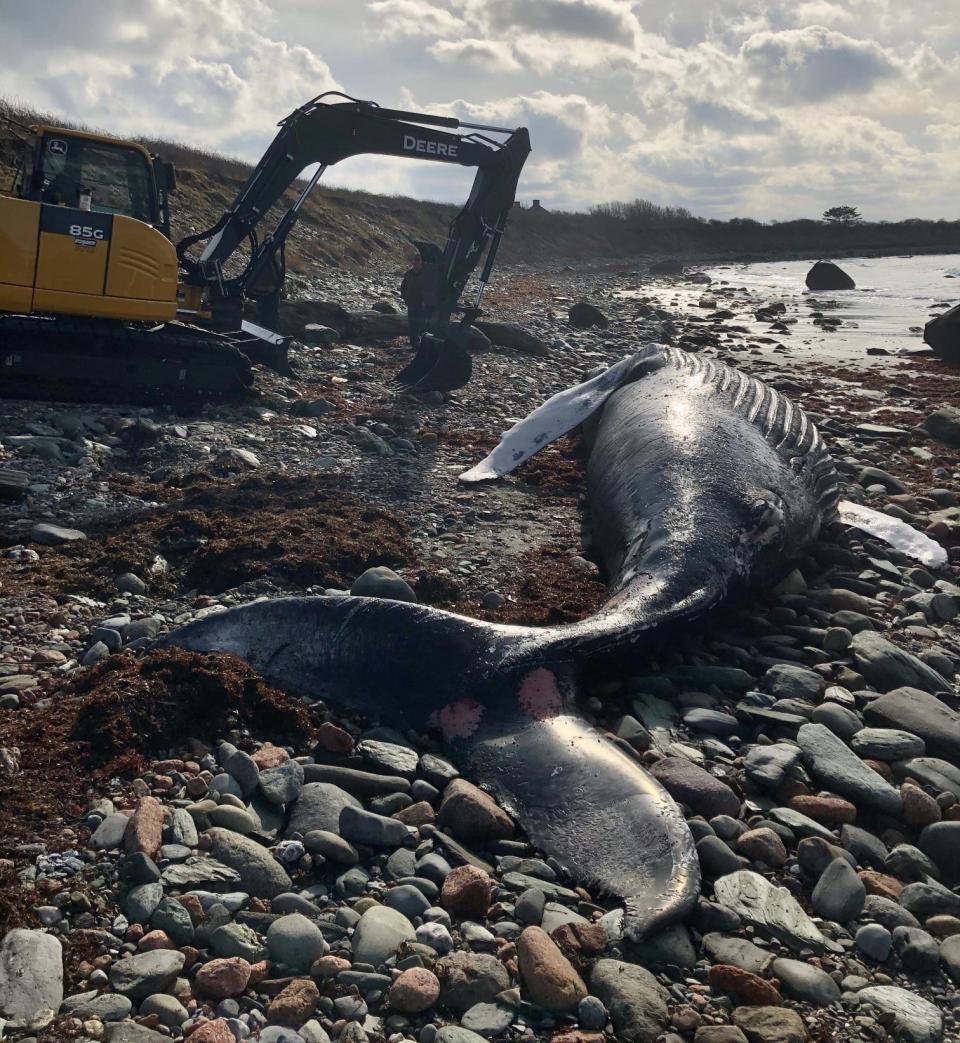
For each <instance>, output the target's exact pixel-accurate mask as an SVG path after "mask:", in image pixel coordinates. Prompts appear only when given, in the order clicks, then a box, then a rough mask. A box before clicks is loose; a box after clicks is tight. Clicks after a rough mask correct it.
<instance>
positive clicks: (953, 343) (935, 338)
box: [923, 304, 960, 363]
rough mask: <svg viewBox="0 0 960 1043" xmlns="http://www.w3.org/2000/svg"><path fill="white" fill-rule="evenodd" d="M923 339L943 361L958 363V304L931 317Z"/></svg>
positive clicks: (959, 327)
mask: <svg viewBox="0 0 960 1043" xmlns="http://www.w3.org/2000/svg"><path fill="white" fill-rule="evenodd" d="M923 339H924V340H925V341H926V342H927V344H929V345H930V347H931V348H933V350H934V352H936V354H937V355H939V356H940V358H942V359H943V361H944V362H955V363H960V304H958V305H956V307H954V308H951V309H950V310H949V311H945V312H944V313H943V314H942V315H938V316H936V318H933V319H931V320H930V321H929V322H928V323H927V324H926V326H924V327H923Z"/></svg>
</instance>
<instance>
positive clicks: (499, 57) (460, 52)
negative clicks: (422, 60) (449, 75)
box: [430, 39, 521, 72]
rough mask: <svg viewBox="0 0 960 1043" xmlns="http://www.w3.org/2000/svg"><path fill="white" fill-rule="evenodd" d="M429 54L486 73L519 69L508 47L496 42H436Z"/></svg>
mask: <svg viewBox="0 0 960 1043" xmlns="http://www.w3.org/2000/svg"><path fill="white" fill-rule="evenodd" d="M430 53H431V54H432V55H433V56H434V57H435V58H436V59H438V60H439V61H441V62H449V63H450V64H459V63H461V62H462V63H465V64H468V65H475V66H477V67H478V68H480V69H482V70H484V71H486V72H516V71H517V70H518V69H520V68H521V65H520V63H519V62H518V61H517V59H516V58H515V57H514V56H513V52H512V51H511V49H510V45H509V44H508V43H501V42H500V41H498V40H475V39H468V40H438V41H437V42H436V43H435V44H433V46H432V47H431V48H430Z"/></svg>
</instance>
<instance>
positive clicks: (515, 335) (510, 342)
mask: <svg viewBox="0 0 960 1043" xmlns="http://www.w3.org/2000/svg"><path fill="white" fill-rule="evenodd" d="M474 325H475V326H476V327H477V329H478V330H480V332H481V333H483V334H484V335H485V336H487V337H489V338H490V343H491V344H496V345H497V347H498V348H511V349H512V350H513V351H519V352H520V353H521V354H524V355H536V356H538V357H539V358H545V357H546V356H547V355H549V354H550V349H549V348H548V347H547V345H546V344H545V343H544V342H543V341H542V340H541V339H540V338H539V337H538V336H536V335H535V334H533V333H530V332H529V331H528V330H525V329H523V328H522V327H521V326H516V325H514V324H513V323H512V322H477V323H474Z"/></svg>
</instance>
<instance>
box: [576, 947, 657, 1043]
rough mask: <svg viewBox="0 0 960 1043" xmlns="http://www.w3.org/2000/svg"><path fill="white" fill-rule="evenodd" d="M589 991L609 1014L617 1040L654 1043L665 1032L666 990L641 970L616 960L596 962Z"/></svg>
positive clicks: (629, 1042)
mask: <svg viewBox="0 0 960 1043" xmlns="http://www.w3.org/2000/svg"><path fill="white" fill-rule="evenodd" d="M590 991H591V993H592V994H593V995H594V996H596V997H598V999H600V1000H601V1001H602V1002H603V1004H604V1005H605V1006H606V1008H607V1010H608V1011H609V1012H610V1019H611V1021H612V1022H613V1028H614V1031H615V1033H616V1038H617V1039H619V1040H624V1041H626V1043H653V1041H654V1040H655V1039H657V1038H658V1037H659V1036H660V1035H661V1034H662V1033H663V1032H665V1031H666V1028H667V1018H668V1013H667V1001H668V999H669V995H668V993H667V991H666V989H664V988H663V986H662V985H660V983H659V982H658V981H657V979H656V978H655V977H654V976H653V975H652V974H651V973H650V972H649V971H648V970H646V969H645V968H644V967H639V966H637V965H636V964H633V963H621V962H620V961H619V960H597V962H596V963H595V964H594V965H593V969H592V971H591V972H590Z"/></svg>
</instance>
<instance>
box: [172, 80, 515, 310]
mask: <svg viewBox="0 0 960 1043" xmlns="http://www.w3.org/2000/svg"><path fill="white" fill-rule="evenodd" d="M325 97H327V95H321V96H320V97H319V98H316V99H314V100H313V101H311V102H309V103H308V104H307V105H304V106H302V107H301V108H298V109H295V110H294V111H293V112H292V113H291V114H290V115H289V116H288V117H287V118H286V119H284V120H283V121H281V123H280V130H279V132H278V133H277V135H276V137H275V138H274V140H273V142H272V143H271V145H270V146H269V147H268V148H267V150H266V152H265V153H264V155H263V157H262V158H261V160H260V162H259V163H258V164H257V166H256V168H255V169H254V171H253V172H252V173H251V175H250V177H249V178H248V180H247V182H246V184H245V185H244V186H243V188H242V189H241V190H240V193H239V195H238V196H237V198H236V200H235V202H234V204H233V206H232V207H231V208H230V210H229V211H227V213H225V214H224V215H223V217H222V218H221V219H220V221H218V222H217V224H216V225H214V226H213V228H211V229H208V230H207V231H205V232H201V233H199V234H198V235H193V236H189V237H187V238H186V239H183V240H181V242H180V243H179V244H178V246H177V253H178V256H179V257H180V261H181V265H182V266H183V268H184V270H185V272H186V277H187V281H189V282H191V283H194V284H201V285H204V284H206V285H214V284H216V285H217V286H218V288H219V290H220V293H221V294H225V295H226V296H228V297H233V298H237V297H242V296H244V295H245V294H246V293H247V292H248V290H249V289H250V288H251V287H252V285H253V283H254V280H255V279H256V278H257V276H258V274H259V272H260V271H261V270H262V269H263V266H264V264H265V263H266V262H268V261H269V260H270V259H272V258H273V257H274V256H275V254H276V251H277V250H279V249H280V248H281V247H282V245H283V241H284V240H285V238H286V236H287V234H289V231H290V229H291V228H292V227H293V224H294V223H295V221H296V217H297V214H298V212H299V208H300V206H301V205H302V204H303V202H304V200H305V198H306V194H307V192H308V191H309V189H310V188H312V187H313V184H315V183H316V180H317V178H318V177H319V174H320V173H322V171H323V170H324V169H326V168H327V167H329V166H332V165H333V164H334V163H339V162H340V161H341V160H343V159H347V158H348V157H350V156H356V155H361V154H377V155H384V156H404V157H408V158H411V159H420V160H428V161H433V162H440V163H450V164H456V165H459V166H466V167H476V168H477V174H476V177H475V179H474V184H473V188H472V190H471V192H470V197H469V198H468V200H467V202H466V204H465V206H464V207H463V209H462V210H461V211H460V213H459V214H458V215H457V217H456V218H455V219H454V221H453V222H452V224H451V226H450V231H449V235H448V240H447V244H446V247H445V249H444V252H443V258H442V260H441V262H440V264H439V270H440V286H439V300H440V312H441V314H442V315H443V316H444V317H445V318H449V315H450V313H451V312H452V311H453V309H454V308H455V307H456V305H457V301H458V300H459V297H460V294H461V293H462V291H463V287H464V285H465V284H466V282H467V280H468V279H469V277H470V274H471V272H472V271H473V270H474V268H475V267H476V265H477V263H478V262H479V259H480V257H481V255H482V253H483V250H484V248H485V247H486V246H487V245H488V244H489V243H490V242H491V240H493V241H499V235H500V234H502V231H503V227H504V223H505V221H506V217H507V214H508V213H509V211H510V208H511V207H512V206H513V202H514V198H515V195H516V189H517V181H518V179H519V177H520V171H521V169H522V168H523V164H524V162H525V160H526V158H527V156H528V155H529V153H530V138H529V135H528V133H527V131H526V129H525V128H523V127H521V128H518V129H516V130H512V131H511V130H508V129H507V128H500V127H485V126H479V125H476V124H463V123H461V122H460V121H459V120H457V119H455V118H452V117H443V116H430V115H426V114H419V113H410V112H403V111H399V110H394V109H382V108H380V107H378V106H377V105H375V104H373V103H372V102H364V101H357V100H355V99H348V100H346V101H340V102H326V101H324V100H323V98H325ZM453 128H466V129H470V130H471V132H470V133H468V134H457V133H452V132H450V131H451V129H453ZM479 131H485V132H493V133H498V134H506V135H507V137H506V139H505V140H502V141H499V140H495V139H493V138H491V137H488V136H487V135H486V134H481V133H479ZM313 164H319V165H320V169H319V171H318V173H317V175H315V176H314V178H313V180H312V181H311V183H310V185H308V187H307V189H306V190H305V191H304V192H303V193H301V195H300V198H299V199H298V200H297V203H296V204H294V206H293V207H292V208H291V209H290V210H289V211H288V212H287V214H286V215H285V216H284V218H283V219H281V221H280V223H279V224H278V225H277V228H276V229H275V230H274V231H273V233H271V234H270V235H268V236H267V237H265V238H264V239H263V241H262V242H260V241H258V237H257V227H258V225H259V224H260V222H261V221H262V220H263V218H264V216H265V215H266V213H267V211H268V210H270V208H271V207H272V206H273V205H274V204H275V203H276V202H277V201H278V200H279V199H280V198H281V197H282V195H283V193H284V192H285V191H286V190H287V189H288V188H289V187H290V186H291V185H292V184H293V183H294V182H295V181H296V179H297V178H298V177H299V176H300V174H301V173H302V171H303V170H304V169H305V168H307V167H309V166H312V165H313ZM248 239H249V240H250V242H251V244H252V246H253V247H254V248H253V249H252V251H251V257H250V261H249V263H248V265H247V266H246V268H245V269H244V271H243V272H242V273H241V274H240V275H238V276H235V277H233V278H231V279H225V278H224V276H223V265H224V263H225V262H226V260H227V259H228V258H229V257H230V256H231V255H232V254H233V253H234V251H235V250H236V249H237V248H238V247H239V246H240V244H241V243H243V242H244V241H245V240H248ZM204 240H206V245H205V247H204V249H203V252H202V254H201V256H200V258H199V259H198V260H194V259H192V258H190V257H188V255H187V250H188V249H189V248H190V247H191V246H193V245H195V244H197V243H199V242H203V241H204Z"/></svg>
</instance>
